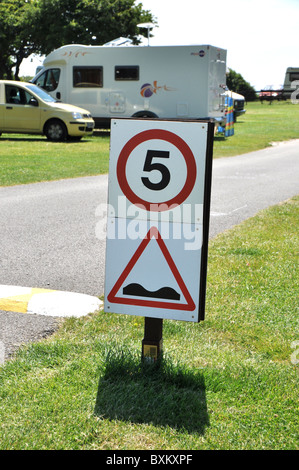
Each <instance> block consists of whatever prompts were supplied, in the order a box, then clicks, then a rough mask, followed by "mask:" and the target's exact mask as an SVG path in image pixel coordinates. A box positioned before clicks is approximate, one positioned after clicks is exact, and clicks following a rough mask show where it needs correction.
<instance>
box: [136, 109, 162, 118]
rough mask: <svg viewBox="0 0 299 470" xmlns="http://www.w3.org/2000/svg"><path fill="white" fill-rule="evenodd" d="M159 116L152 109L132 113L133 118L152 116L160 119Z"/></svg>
mask: <svg viewBox="0 0 299 470" xmlns="http://www.w3.org/2000/svg"><path fill="white" fill-rule="evenodd" d="M158 117H159V116H157V114H155V113H153V112H152V111H145V110H144V111H138V112H137V113H135V114H133V115H132V118H152V119H158Z"/></svg>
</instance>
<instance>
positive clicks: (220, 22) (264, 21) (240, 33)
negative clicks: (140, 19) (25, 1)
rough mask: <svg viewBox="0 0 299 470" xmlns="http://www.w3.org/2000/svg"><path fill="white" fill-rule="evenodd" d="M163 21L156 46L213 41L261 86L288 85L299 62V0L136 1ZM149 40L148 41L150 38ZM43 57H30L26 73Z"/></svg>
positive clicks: (246, 76) (231, 63)
mask: <svg viewBox="0 0 299 470" xmlns="http://www.w3.org/2000/svg"><path fill="white" fill-rule="evenodd" d="M136 3H141V4H142V5H143V8H144V9H145V10H150V11H151V13H152V14H153V16H154V17H155V18H156V20H157V22H158V27H155V28H153V29H152V34H153V36H154V37H152V38H151V39H150V45H151V46H155V45H157V46H158V45H186V44H198V45H200V44H201V45H203V44H210V45H212V46H217V47H221V48H223V49H226V50H227V66H228V67H229V68H231V69H233V70H235V71H236V72H238V73H240V74H241V75H242V76H243V78H244V79H245V80H246V81H247V82H249V83H250V84H251V85H252V86H253V87H254V88H255V89H256V90H260V89H261V88H263V87H264V86H266V85H280V84H283V81H284V75H285V71H286V68H287V67H296V66H297V67H299V47H298V30H299V0H229V1H228V2H224V1H223V0H212V1H211V0H183V1H174V0H136ZM145 44H147V41H146V42H145ZM41 63H42V61H41V60H40V59H38V58H35V59H34V60H33V61H30V60H27V61H26V63H25V64H24V65H23V67H22V68H21V75H26V74H28V75H34V73H35V68H36V66H37V65H41Z"/></svg>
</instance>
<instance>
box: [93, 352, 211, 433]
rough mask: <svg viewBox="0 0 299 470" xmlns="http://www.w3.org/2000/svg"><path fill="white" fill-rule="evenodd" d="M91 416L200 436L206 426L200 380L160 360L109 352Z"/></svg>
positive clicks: (202, 380) (190, 371)
mask: <svg viewBox="0 0 299 470" xmlns="http://www.w3.org/2000/svg"><path fill="white" fill-rule="evenodd" d="M94 412H95V415H97V416H101V417H103V418H108V419H111V420H114V419H118V420H125V421H130V422H135V423H147V424H153V425H157V426H170V427H172V428H176V429H178V430H182V431H184V430H185V431H187V432H189V433H194V432H196V433H199V434H204V432H205V428H206V427H207V426H208V425H209V417H208V412H207V403H206V395H205V384H204V378H203V375H202V374H201V373H199V372H198V371H192V370H188V369H186V368H185V367H182V366H175V365H173V364H172V362H171V361H169V360H166V359H165V358H162V359H161V361H160V363H159V364H150V363H144V362H142V361H141V358H140V357H138V355H135V356H133V355H132V353H124V352H120V353H109V354H108V355H107V358H106V363H105V373H104V375H103V376H102V377H101V378H100V381H99V387H98V394H97V399H96V405H95V410H94Z"/></svg>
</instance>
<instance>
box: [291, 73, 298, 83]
mask: <svg viewBox="0 0 299 470" xmlns="http://www.w3.org/2000/svg"><path fill="white" fill-rule="evenodd" d="M294 80H299V73H298V72H293V73H290V82H293V81H294Z"/></svg>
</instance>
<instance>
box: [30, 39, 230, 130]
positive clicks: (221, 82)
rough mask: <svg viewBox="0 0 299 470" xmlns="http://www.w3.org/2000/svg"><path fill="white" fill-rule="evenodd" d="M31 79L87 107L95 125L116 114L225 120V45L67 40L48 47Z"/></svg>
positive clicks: (107, 121) (63, 98)
mask: <svg viewBox="0 0 299 470" xmlns="http://www.w3.org/2000/svg"><path fill="white" fill-rule="evenodd" d="M32 82H33V83H35V84H37V85H39V86H40V87H42V88H44V89H45V90H46V91H47V92H48V93H50V94H51V95H52V96H53V97H54V98H55V99H58V100H61V101H63V102H66V103H70V104H74V105H76V106H82V107H85V108H86V109H88V110H89V111H90V112H91V115H92V117H93V119H94V120H95V122H96V127H98V128H99V127H106V126H107V125H108V126H109V125H110V120H111V118H120V117H124V118H127V117H151V118H161V119H163V118H165V119H214V120H215V121H216V122H217V123H219V124H222V125H224V123H225V96H224V92H225V88H226V50H224V49H221V48H218V47H214V46H210V45H194V46H150V47H148V46H132V47H128V46H117V47H116V46H114V47H113V46H112V47H111V46H83V45H74V44H72V45H68V46H63V47H60V48H59V49H57V50H55V51H53V52H51V53H50V54H49V55H48V56H47V57H46V59H45V60H44V63H43V69H42V70H41V71H40V72H39V73H38V74H37V75H36V76H35V77H34V78H33V80H32Z"/></svg>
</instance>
